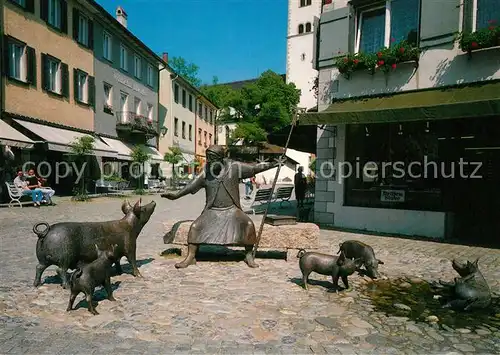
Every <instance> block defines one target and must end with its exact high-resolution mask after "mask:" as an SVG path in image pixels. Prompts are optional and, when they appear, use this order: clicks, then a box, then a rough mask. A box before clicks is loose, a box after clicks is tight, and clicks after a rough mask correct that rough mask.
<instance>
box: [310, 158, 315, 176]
mask: <svg viewBox="0 0 500 355" xmlns="http://www.w3.org/2000/svg"><path fill="white" fill-rule="evenodd" d="M309 169H310V170H311V171H312V172H313V173H316V158H314V159H312V160H311V162H310V163H309Z"/></svg>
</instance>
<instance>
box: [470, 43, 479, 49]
mask: <svg viewBox="0 0 500 355" xmlns="http://www.w3.org/2000/svg"><path fill="white" fill-rule="evenodd" d="M470 45H471V46H472V48H477V47H478V46H479V45H478V44H477V42H472V43H471V44H470Z"/></svg>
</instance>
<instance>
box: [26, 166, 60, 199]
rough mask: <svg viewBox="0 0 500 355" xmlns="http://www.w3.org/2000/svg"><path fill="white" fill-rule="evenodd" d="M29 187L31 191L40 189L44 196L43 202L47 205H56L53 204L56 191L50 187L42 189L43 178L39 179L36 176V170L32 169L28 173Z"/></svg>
mask: <svg viewBox="0 0 500 355" xmlns="http://www.w3.org/2000/svg"><path fill="white" fill-rule="evenodd" d="M27 181H28V187H29V188H30V189H31V190H34V189H39V190H40V191H42V194H43V200H42V202H45V203H47V204H48V205H53V204H54V203H53V202H52V196H54V194H55V193H56V192H55V191H54V190H52V189H51V188H50V187H42V181H43V179H42V178H39V177H37V176H36V175H35V169H30V170H29V171H28V177H27Z"/></svg>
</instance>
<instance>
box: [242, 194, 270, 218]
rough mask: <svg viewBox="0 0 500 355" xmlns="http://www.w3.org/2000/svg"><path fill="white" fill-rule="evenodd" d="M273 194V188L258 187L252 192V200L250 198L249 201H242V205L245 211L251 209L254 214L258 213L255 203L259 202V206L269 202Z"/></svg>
mask: <svg viewBox="0 0 500 355" xmlns="http://www.w3.org/2000/svg"><path fill="white" fill-rule="evenodd" d="M271 194H272V189H271V188H267V189H257V190H255V192H254V193H252V195H251V196H250V200H248V202H247V200H243V201H242V202H243V203H242V204H241V207H242V208H243V210H244V211H245V212H247V211H248V212H250V211H251V212H252V214H256V212H255V208H253V207H254V206H255V204H256V203H258V206H261V205H263V204H265V203H267V202H268V201H269V199H270V197H271Z"/></svg>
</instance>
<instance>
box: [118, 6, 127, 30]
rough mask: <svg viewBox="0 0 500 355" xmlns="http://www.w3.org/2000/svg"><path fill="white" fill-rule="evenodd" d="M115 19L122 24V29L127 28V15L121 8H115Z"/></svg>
mask: <svg viewBox="0 0 500 355" xmlns="http://www.w3.org/2000/svg"><path fill="white" fill-rule="evenodd" d="M116 19H117V20H118V22H120V23H121V24H122V26H123V27H125V28H127V13H126V12H125V10H123V7H121V6H118V7H117V8H116Z"/></svg>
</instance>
